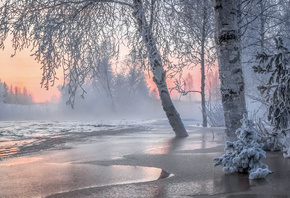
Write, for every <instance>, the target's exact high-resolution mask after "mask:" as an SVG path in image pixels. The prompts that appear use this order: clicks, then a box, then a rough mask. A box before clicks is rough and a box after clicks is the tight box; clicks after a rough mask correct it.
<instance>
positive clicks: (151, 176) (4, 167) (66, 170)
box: [0, 157, 172, 197]
mask: <svg viewBox="0 0 290 198" xmlns="http://www.w3.org/2000/svg"><path fill="white" fill-rule="evenodd" d="M19 170H21V171H19ZM165 173H166V174H165ZM0 175H1V181H0V189H1V191H0V197H23V196H24V195H25V197H43V196H47V195H51V194H55V193H59V192H69V191H74V190H80V189H88V188H95V187H101V186H111V185H117V184H129V183H139V182H147V181H154V180H157V179H161V177H162V178H167V177H169V176H172V175H171V174H170V173H168V172H166V171H164V170H161V169H159V168H154V167H141V166H121V165H116V166H101V165H93V164H74V163H55V162H54V163H50V162H45V160H44V159H43V158H36V157H19V158H12V159H9V160H4V161H2V162H0Z"/></svg>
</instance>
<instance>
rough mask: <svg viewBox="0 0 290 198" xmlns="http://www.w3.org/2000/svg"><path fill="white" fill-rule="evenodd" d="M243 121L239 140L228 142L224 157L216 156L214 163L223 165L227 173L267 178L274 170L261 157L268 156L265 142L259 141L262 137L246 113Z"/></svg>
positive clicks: (238, 134)
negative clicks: (264, 147) (264, 148)
mask: <svg viewBox="0 0 290 198" xmlns="http://www.w3.org/2000/svg"><path fill="white" fill-rule="evenodd" d="M241 122H242V126H241V128H239V129H238V130H237V131H236V134H237V137H238V140H237V141H234V142H227V143H226V147H225V152H226V153H225V154H224V155H223V156H222V157H218V158H214V159H213V160H214V162H215V163H214V165H215V166H218V165H222V166H223V171H224V172H225V173H234V172H240V173H249V174H250V175H249V179H259V178H265V177H266V176H267V175H268V174H269V173H272V171H270V170H269V169H268V166H267V165H266V164H264V163H262V162H261V159H263V158H266V152H265V151H264V150H263V149H262V147H263V144H262V143H259V142H260V140H261V138H260V137H259V136H258V135H257V133H256V131H255V129H254V124H253V122H252V121H251V120H248V118H247V116H246V114H244V118H243V119H242V120H241Z"/></svg>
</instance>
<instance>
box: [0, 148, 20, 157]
mask: <svg viewBox="0 0 290 198" xmlns="http://www.w3.org/2000/svg"><path fill="white" fill-rule="evenodd" d="M18 151H19V149H18V148H15V147H10V148H0V159H1V158H2V157H7V156H10V155H14V154H16V153H17V152H18Z"/></svg>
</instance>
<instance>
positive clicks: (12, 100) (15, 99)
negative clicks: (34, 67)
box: [0, 80, 34, 105]
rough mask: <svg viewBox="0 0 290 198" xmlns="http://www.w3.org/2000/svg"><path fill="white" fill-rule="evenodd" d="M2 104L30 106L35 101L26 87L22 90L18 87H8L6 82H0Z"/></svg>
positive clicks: (0, 101)
mask: <svg viewBox="0 0 290 198" xmlns="http://www.w3.org/2000/svg"><path fill="white" fill-rule="evenodd" d="M0 103H6V104H22V105H29V104H33V103H34V101H33V98H32V95H31V93H29V91H28V90H27V88H26V87H24V88H23V89H22V90H21V88H20V87H17V86H15V87H13V86H12V85H10V86H9V87H8V85H7V84H6V83H5V82H3V83H2V82H1V80H0Z"/></svg>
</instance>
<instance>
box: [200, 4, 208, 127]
mask: <svg viewBox="0 0 290 198" xmlns="http://www.w3.org/2000/svg"><path fill="white" fill-rule="evenodd" d="M203 6H204V7H203V23H202V32H201V34H202V35H201V37H202V38H201V54H200V58H201V62H200V71H201V88H200V89H201V111H202V126H203V127H207V115H206V106H205V62H204V54H205V52H204V48H205V23H206V19H205V18H206V16H207V13H206V11H207V10H206V9H207V8H206V7H205V3H204V5H203Z"/></svg>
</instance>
